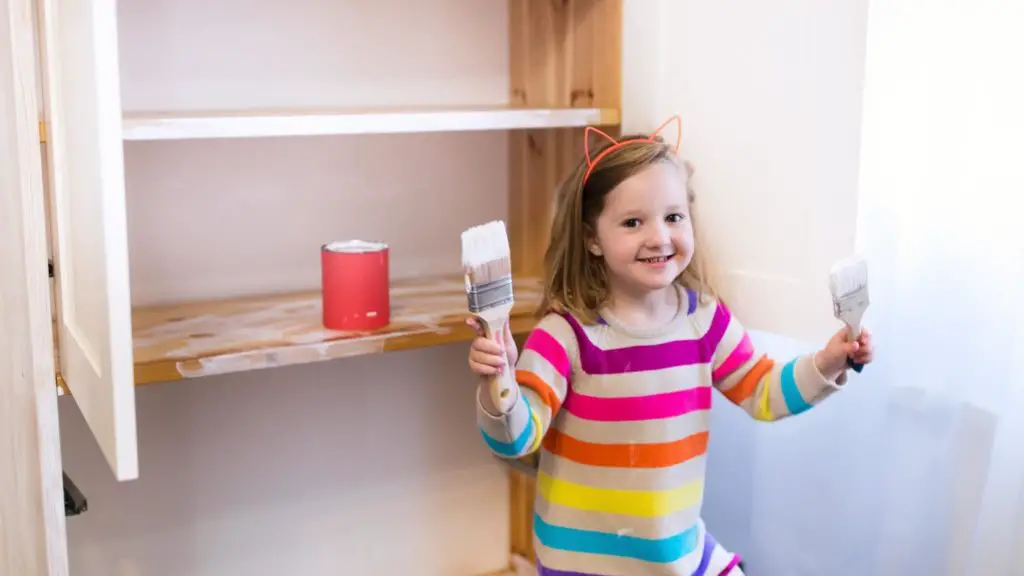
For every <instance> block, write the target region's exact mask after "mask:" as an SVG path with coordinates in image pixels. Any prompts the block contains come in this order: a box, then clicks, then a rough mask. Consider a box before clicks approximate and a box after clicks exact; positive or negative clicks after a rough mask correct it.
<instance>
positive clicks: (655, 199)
mask: <svg viewBox="0 0 1024 576" xmlns="http://www.w3.org/2000/svg"><path fill="white" fill-rule="evenodd" d="M588 248H589V249H590V251H591V253H593V254H594V255H596V256H600V257H601V258H603V259H604V262H605V267H606V269H607V271H608V275H609V282H610V284H611V289H612V290H613V291H626V293H629V294H634V295H638V296H642V295H644V294H645V293H647V292H651V291H654V290H660V289H663V288H666V287H668V286H669V285H671V284H672V282H673V281H674V280H675V279H676V277H677V276H679V274H681V273H682V271H683V270H685V269H686V267H687V266H688V265H689V264H690V259H691V258H692V257H693V225H692V224H691V222H690V208H689V202H688V201H687V192H686V180H685V178H684V177H683V175H682V173H681V171H680V169H679V168H677V167H676V166H674V165H672V164H671V163H668V162H658V163H656V164H653V165H652V166H650V167H648V168H646V169H644V170H643V171H641V172H638V173H636V174H634V175H633V176H631V177H629V178H628V179H626V180H624V181H622V183H621V184H619V185H618V186H617V187H615V188H614V189H613V190H612V191H611V192H610V193H609V194H608V196H607V197H606V198H605V205H604V210H603V211H602V212H601V215H600V216H599V217H598V219H597V225H596V231H595V234H594V236H593V238H592V239H591V241H590V246H589V247H588Z"/></svg>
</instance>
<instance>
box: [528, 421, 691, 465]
mask: <svg viewBox="0 0 1024 576" xmlns="http://www.w3.org/2000/svg"><path fill="white" fill-rule="evenodd" d="M544 448H545V449H546V450H547V451H548V452H551V453H552V454H555V455H557V456H561V457H562V458H567V459H569V460H573V461H575V462H579V463H580V464H588V465H590V466H608V467H613V468H664V467H666V466H674V465H676V464H680V463H682V462H686V461H687V460H689V459H691V458H696V457H697V456H700V455H701V454H704V452H706V451H707V449H708V433H707V432H698V433H696V434H693V435H690V436H687V437H686V438H683V439H682V440H676V441H674V442H660V443H657V444H594V443H591V442H584V441H582V440H577V439H575V438H573V437H572V436H569V435H567V434H564V433H562V431H561V430H558V429H556V428H551V429H549V430H548V433H547V435H546V436H545V437H544Z"/></svg>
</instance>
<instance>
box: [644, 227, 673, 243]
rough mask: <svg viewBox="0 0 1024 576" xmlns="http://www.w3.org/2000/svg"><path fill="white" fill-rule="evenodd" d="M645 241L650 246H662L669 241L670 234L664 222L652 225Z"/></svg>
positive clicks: (670, 238)
mask: <svg viewBox="0 0 1024 576" xmlns="http://www.w3.org/2000/svg"><path fill="white" fill-rule="evenodd" d="M647 241H648V243H649V244H650V245H651V246H664V245H665V244H668V243H669V242H671V241H672V235H671V234H670V233H669V229H668V226H665V225H664V224H657V225H655V226H653V227H652V229H651V233H650V234H649V235H648V236H647Z"/></svg>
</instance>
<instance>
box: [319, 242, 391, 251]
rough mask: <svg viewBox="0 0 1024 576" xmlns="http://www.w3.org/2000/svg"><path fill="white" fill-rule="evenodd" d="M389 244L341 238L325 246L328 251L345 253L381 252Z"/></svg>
mask: <svg viewBox="0 0 1024 576" xmlns="http://www.w3.org/2000/svg"><path fill="white" fill-rule="evenodd" d="M387 249H388V245H387V244H385V243H383V242H367V241H366V240H339V241H337V242H329V243H328V244H327V245H326V246H324V250H326V251H328V252H341V253H345V254H365V253H367V252H380V251H382V250H387Z"/></svg>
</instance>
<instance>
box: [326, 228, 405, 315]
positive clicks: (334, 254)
mask: <svg viewBox="0 0 1024 576" xmlns="http://www.w3.org/2000/svg"><path fill="white" fill-rule="evenodd" d="M320 268H321V273H322V276H323V278H322V283H323V284H322V298H323V323H324V327H325V328H328V329H330V330H376V329H378V328H382V327H384V326H387V325H388V323H390V322H391V295H390V291H389V286H388V285H389V277H388V246H387V244H384V243H381V242H365V241H362V240H348V241H344V242H331V243H330V244H324V245H323V246H321V247H320Z"/></svg>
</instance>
